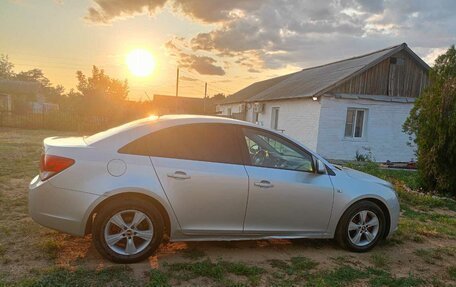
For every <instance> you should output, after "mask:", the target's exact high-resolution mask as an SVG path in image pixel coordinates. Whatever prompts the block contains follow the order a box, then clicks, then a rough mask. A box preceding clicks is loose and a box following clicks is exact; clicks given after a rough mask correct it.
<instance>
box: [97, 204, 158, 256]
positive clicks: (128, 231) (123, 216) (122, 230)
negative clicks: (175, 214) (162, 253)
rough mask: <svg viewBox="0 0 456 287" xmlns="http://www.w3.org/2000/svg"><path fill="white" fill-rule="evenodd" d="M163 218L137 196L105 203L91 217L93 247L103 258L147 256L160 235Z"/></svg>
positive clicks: (153, 249)
mask: <svg viewBox="0 0 456 287" xmlns="http://www.w3.org/2000/svg"><path fill="white" fill-rule="evenodd" d="M163 229H164V223H163V218H162V216H161V214H160V212H158V211H157V210H156V209H154V208H153V206H150V205H148V204H146V203H144V202H141V201H139V200H124V201H122V202H114V203H113V204H108V205H107V206H105V207H104V208H103V210H101V211H100V212H99V213H98V214H97V215H96V217H95V221H94V224H93V231H92V234H93V240H94V245H95V248H96V249H97V250H98V252H99V253H100V254H101V255H102V256H103V257H105V258H106V259H108V260H110V261H113V262H117V263H134V262H138V261H141V260H144V259H146V258H147V257H149V256H150V255H151V254H152V253H153V252H154V251H155V250H156V249H157V248H158V246H159V245H160V243H161V241H162V239H163Z"/></svg>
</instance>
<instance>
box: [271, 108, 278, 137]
mask: <svg viewBox="0 0 456 287" xmlns="http://www.w3.org/2000/svg"><path fill="white" fill-rule="evenodd" d="M279 115H280V107H272V108H271V129H273V130H275V131H278V130H279Z"/></svg>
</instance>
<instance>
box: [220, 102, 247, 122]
mask: <svg viewBox="0 0 456 287" xmlns="http://www.w3.org/2000/svg"><path fill="white" fill-rule="evenodd" d="M243 107H244V109H245V107H246V104H245V103H234V104H219V105H217V107H216V112H217V113H218V115H220V116H225V117H228V116H229V117H233V116H234V117H235V118H237V119H241V120H245V119H244V118H239V117H244V114H243V113H245V110H244V111H243ZM229 109H231V115H230V114H229Z"/></svg>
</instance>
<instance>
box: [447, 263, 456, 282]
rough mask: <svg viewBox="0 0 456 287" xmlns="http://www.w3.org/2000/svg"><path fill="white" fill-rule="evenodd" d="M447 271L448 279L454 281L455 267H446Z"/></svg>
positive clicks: (455, 278) (455, 277)
mask: <svg viewBox="0 0 456 287" xmlns="http://www.w3.org/2000/svg"><path fill="white" fill-rule="evenodd" d="M447 271H448V275H450V278H451V279H452V280H456V265H453V266H450V267H448V269H447Z"/></svg>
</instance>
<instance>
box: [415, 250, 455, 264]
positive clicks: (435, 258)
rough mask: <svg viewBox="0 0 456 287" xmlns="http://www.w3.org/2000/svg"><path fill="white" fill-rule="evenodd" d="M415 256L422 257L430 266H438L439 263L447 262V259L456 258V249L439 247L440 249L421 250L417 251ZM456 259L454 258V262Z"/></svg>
mask: <svg viewBox="0 0 456 287" xmlns="http://www.w3.org/2000/svg"><path fill="white" fill-rule="evenodd" d="M414 253H415V255H417V256H418V257H420V258H421V259H422V260H423V261H424V262H426V263H428V264H436V263H437V262H439V261H442V260H445V257H450V258H451V257H455V256H456V247H438V248H427V249H424V248H421V249H417V250H415V252H414ZM454 259H455V258H452V260H454Z"/></svg>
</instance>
